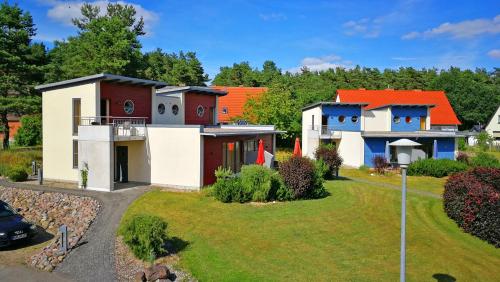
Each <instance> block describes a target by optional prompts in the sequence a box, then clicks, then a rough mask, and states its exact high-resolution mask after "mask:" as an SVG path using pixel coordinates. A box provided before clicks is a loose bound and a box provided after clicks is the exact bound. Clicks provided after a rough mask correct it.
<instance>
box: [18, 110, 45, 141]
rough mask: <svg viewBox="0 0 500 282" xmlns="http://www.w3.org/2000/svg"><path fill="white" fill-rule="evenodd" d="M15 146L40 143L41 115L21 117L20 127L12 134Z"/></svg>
mask: <svg viewBox="0 0 500 282" xmlns="http://www.w3.org/2000/svg"><path fill="white" fill-rule="evenodd" d="M14 140H15V142H16V145H17V146H35V145H40V144H42V116H41V115H32V116H23V117H21V127H20V128H19V130H18V131H17V134H16V135H15V136H14Z"/></svg>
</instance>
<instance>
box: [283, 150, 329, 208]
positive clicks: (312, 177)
mask: <svg viewBox="0 0 500 282" xmlns="http://www.w3.org/2000/svg"><path fill="white" fill-rule="evenodd" d="M279 173H280V175H281V177H283V181H284V183H285V185H286V186H287V187H288V188H289V189H291V190H292V192H293V196H294V198H296V199H301V198H316V197H321V196H323V195H324V194H325V188H324V187H323V179H322V178H321V175H320V172H318V171H317V170H316V166H315V165H314V162H313V161H312V160H310V159H308V158H303V157H291V158H290V159H289V160H287V161H285V162H283V163H282V164H281V165H280V169H279Z"/></svg>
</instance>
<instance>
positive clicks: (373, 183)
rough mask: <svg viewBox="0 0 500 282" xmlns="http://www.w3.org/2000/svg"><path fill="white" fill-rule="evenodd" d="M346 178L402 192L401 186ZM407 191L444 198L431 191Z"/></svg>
mask: <svg viewBox="0 0 500 282" xmlns="http://www.w3.org/2000/svg"><path fill="white" fill-rule="evenodd" d="M346 178H347V179H350V180H352V181H355V182H359V183H365V184H370V185H373V186H377V187H381V188H387V189H392V190H399V191H401V186H397V185H392V184H389V183H381V182H377V181H371V180H366V179H363V178H357V177H351V176H349V177H346ZM407 191H408V193H412V194H417V195H420V196H427V197H432V198H436V199H441V198H442V197H441V195H439V194H436V193H432V192H429V191H422V190H417V189H412V188H410V187H408V189H407Z"/></svg>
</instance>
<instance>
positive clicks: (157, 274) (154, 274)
mask: <svg viewBox="0 0 500 282" xmlns="http://www.w3.org/2000/svg"><path fill="white" fill-rule="evenodd" d="M144 273H145V274H146V279H147V281H156V280H158V279H167V278H168V276H169V275H170V271H169V270H168V268H167V267H166V266H164V265H160V264H156V265H153V266H152V267H149V268H147V269H146V270H145V271H144Z"/></svg>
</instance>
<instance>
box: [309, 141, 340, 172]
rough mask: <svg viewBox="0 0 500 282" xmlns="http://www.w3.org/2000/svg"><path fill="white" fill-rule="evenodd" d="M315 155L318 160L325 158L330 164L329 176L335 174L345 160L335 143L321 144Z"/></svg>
mask: <svg viewBox="0 0 500 282" xmlns="http://www.w3.org/2000/svg"><path fill="white" fill-rule="evenodd" d="M314 157H315V158H316V159H317V160H323V161H324V162H325V163H326V164H327V165H328V168H329V175H327V176H328V177H331V176H333V175H334V173H335V172H337V171H338V169H339V168H340V166H341V165H342V162H343V159H342V157H341V156H340V155H339V154H338V153H337V149H336V148H335V146H334V145H333V144H326V145H321V146H319V147H318V148H317V149H316V151H315V152H314Z"/></svg>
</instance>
